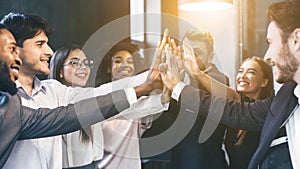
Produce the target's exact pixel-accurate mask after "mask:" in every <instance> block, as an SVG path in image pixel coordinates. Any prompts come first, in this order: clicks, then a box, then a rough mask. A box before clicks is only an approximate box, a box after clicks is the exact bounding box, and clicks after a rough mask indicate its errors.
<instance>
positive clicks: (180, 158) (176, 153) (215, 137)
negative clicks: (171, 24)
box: [171, 30, 229, 169]
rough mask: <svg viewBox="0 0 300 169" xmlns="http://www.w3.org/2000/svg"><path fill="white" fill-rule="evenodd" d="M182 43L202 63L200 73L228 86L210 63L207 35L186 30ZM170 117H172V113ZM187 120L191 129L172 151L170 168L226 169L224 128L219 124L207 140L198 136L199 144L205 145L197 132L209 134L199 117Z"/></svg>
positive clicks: (210, 39) (211, 47)
mask: <svg viewBox="0 0 300 169" xmlns="http://www.w3.org/2000/svg"><path fill="white" fill-rule="evenodd" d="M183 43H187V44H186V45H189V46H190V47H191V48H192V49H193V51H194V54H195V55H196V56H195V57H199V58H200V59H201V61H202V62H201V63H200V62H199V64H200V65H198V66H199V68H200V69H201V70H204V71H205V72H206V73H207V74H209V75H210V77H212V78H214V79H215V80H217V81H218V82H220V83H223V84H225V85H229V80H228V77H227V76H226V75H225V74H223V73H222V72H220V71H219V70H218V68H217V66H216V65H215V64H213V63H212V60H213V58H214V40H213V37H212V35H211V33H210V32H207V31H205V30H199V31H195V30H189V31H187V32H186V34H185V37H184V39H183ZM191 79H192V78H191ZM191 81H192V80H191ZM193 81H195V80H193ZM191 84H192V85H194V86H195V87H196V88H200V89H201V88H202V87H201V85H200V84H198V83H197V82H195V83H191ZM171 105H173V104H171ZM171 107H173V106H171ZM175 111H176V110H175ZM171 113H172V114H174V112H171ZM191 118H195V123H194V125H193V127H192V128H191V130H190V131H189V132H188V134H187V135H186V136H185V137H184V138H183V139H182V140H181V141H180V142H179V143H178V144H177V145H176V146H175V147H174V148H173V149H172V159H171V168H172V169H185V168H188V169H210V168H218V169H225V168H228V165H227V163H226V160H225V153H224V151H223V150H222V143H223V138H224V134H225V126H224V125H222V124H219V125H218V126H217V127H216V129H215V130H214V132H212V133H211V135H210V136H201V137H202V138H203V140H206V141H202V142H200V141H199V135H200V131H201V130H202V129H203V130H210V129H208V128H207V126H206V127H205V125H204V123H205V121H206V118H204V117H202V116H196V117H191Z"/></svg>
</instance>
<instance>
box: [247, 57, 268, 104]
mask: <svg viewBox="0 0 300 169" xmlns="http://www.w3.org/2000/svg"><path fill="white" fill-rule="evenodd" d="M246 61H254V62H256V63H257V64H258V65H259V67H260V68H261V70H262V73H263V77H264V78H265V79H268V84H267V86H266V87H264V88H263V89H262V90H261V92H260V94H259V97H258V99H265V98H267V97H272V96H274V80H273V73H272V68H271V66H270V65H269V64H268V63H267V62H265V61H264V60H263V59H262V58H259V57H256V56H252V57H249V58H246V59H245V60H244V61H243V63H244V62H246Z"/></svg>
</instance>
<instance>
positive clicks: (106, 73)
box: [95, 39, 145, 86]
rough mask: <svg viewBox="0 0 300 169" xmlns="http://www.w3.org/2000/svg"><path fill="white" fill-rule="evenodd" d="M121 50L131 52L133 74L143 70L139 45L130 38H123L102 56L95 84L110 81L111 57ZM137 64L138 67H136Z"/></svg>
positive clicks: (143, 65)
mask: <svg viewBox="0 0 300 169" xmlns="http://www.w3.org/2000/svg"><path fill="white" fill-rule="evenodd" d="M121 50H125V51H128V52H129V53H131V54H132V58H133V62H134V67H135V74H137V73H139V72H141V71H143V70H144V69H145V64H144V60H143V59H142V58H141V57H140V54H139V52H138V51H139V47H138V45H137V44H135V43H134V42H132V41H131V40H128V39H124V40H122V41H120V42H119V43H117V44H116V45H114V46H113V47H112V48H111V49H110V50H109V51H108V52H107V53H106V55H105V56H104V58H103V61H102V62H101V63H100V65H99V67H98V70H97V74H96V80H95V86H99V85H101V84H104V83H108V82H111V80H112V75H111V72H110V71H111V65H112V57H113V56H114V55H115V54H116V53H117V52H118V51H121ZM137 65H138V66H139V67H140V68H139V69H137Z"/></svg>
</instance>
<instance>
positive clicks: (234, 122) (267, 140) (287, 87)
mask: <svg viewBox="0 0 300 169" xmlns="http://www.w3.org/2000/svg"><path fill="white" fill-rule="evenodd" d="M295 86H296V83H295V82H288V83H285V84H284V85H283V86H282V87H281V88H280V90H279V91H278V93H277V94H276V96H275V97H274V98H267V99H264V100H257V101H255V102H253V103H247V102H244V103H241V102H234V101H226V100H224V99H221V98H217V97H211V96H210V95H209V94H208V93H207V92H205V91H202V90H197V89H194V88H192V87H190V86H186V87H185V88H184V89H183V91H182V93H181V97H182V98H181V99H185V100H186V99H189V101H185V102H184V103H187V104H190V105H187V106H186V107H188V108H189V109H190V110H189V111H191V112H199V113H200V114H201V115H203V116H207V114H208V112H209V111H208V110H209V108H210V109H211V111H210V113H213V112H214V109H216V110H219V109H220V106H221V108H222V109H224V112H223V114H222V118H221V119H220V122H221V123H223V124H225V125H228V126H230V127H233V128H237V129H243V130H253V131H260V130H261V136H260V142H259V146H258V148H257V150H256V152H255V153H254V155H253V157H252V159H251V161H250V164H249V166H248V169H254V168H257V166H258V165H259V164H260V163H261V161H262V160H263V158H264V155H265V153H266V151H267V150H268V149H269V146H270V144H271V142H272V140H273V139H274V138H275V137H276V135H277V133H278V131H279V129H280V125H281V124H282V123H283V122H284V121H285V120H286V119H287V118H288V116H289V115H290V113H291V112H292V110H293V109H294V107H295V106H296V105H297V98H296V97H295V95H294V93H293V91H294V88H295ZM184 96H189V97H184ZM195 100H198V101H199V102H198V104H199V103H200V106H199V110H197V108H196V107H197V106H193V105H192V104H195ZM211 104H213V106H210V105H211ZM211 117H212V116H211Z"/></svg>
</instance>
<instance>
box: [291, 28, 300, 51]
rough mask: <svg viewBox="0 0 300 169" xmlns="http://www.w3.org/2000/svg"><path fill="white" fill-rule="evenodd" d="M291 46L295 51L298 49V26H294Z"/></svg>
mask: <svg viewBox="0 0 300 169" xmlns="http://www.w3.org/2000/svg"><path fill="white" fill-rule="evenodd" d="M293 40H294V43H293V48H294V50H296V51H299V50H300V28H296V29H295V30H294V32H293Z"/></svg>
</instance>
